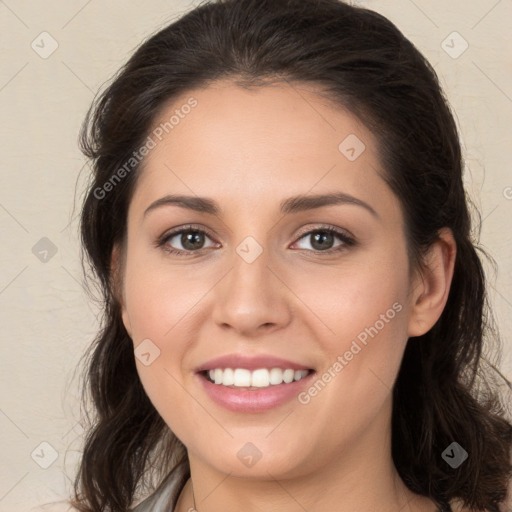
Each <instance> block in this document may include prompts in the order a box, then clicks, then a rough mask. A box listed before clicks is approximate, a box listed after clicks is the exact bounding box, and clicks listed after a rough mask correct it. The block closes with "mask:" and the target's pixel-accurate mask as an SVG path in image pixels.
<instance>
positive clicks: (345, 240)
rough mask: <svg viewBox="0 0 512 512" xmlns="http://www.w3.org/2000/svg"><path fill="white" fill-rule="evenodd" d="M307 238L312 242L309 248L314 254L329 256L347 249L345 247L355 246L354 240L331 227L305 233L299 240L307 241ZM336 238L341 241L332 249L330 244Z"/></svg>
mask: <svg viewBox="0 0 512 512" xmlns="http://www.w3.org/2000/svg"><path fill="white" fill-rule="evenodd" d="M308 237H309V239H310V240H311V241H312V243H311V246H312V247H313V251H315V252H322V253H328V254H331V253H333V252H338V251H342V250H345V249H347V247H351V246H353V245H355V240H354V239H353V238H352V237H350V236H349V235H347V234H346V233H345V232H343V231H340V230H338V229H336V228H333V227H331V226H322V227H319V228H316V229H313V230H310V231H307V232H306V233H304V234H303V235H301V237H300V238H299V240H302V239H303V238H304V239H308ZM336 238H338V239H339V240H341V243H340V244H339V245H337V246H334V247H332V244H333V243H334V240H335V239H336Z"/></svg>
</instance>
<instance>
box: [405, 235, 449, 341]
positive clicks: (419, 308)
mask: <svg viewBox="0 0 512 512" xmlns="http://www.w3.org/2000/svg"><path fill="white" fill-rule="evenodd" d="M456 254H457V246H456V243H455V239H454V238H453V233H452V231H451V230H450V229H449V228H443V229H441V230H440V232H439V237H438V240H436V241H435V242H434V243H433V244H432V246H431V247H430V248H429V251H428V254H427V256H426V258H425V264H424V267H425V269H424V271H422V272H421V275H420V276H419V281H418V282H417V284H416V287H415V289H414V294H413V296H412V303H411V316H410V319H409V328H408V336H421V335H422V334H425V333H426V332H428V331H429V330H430V329H431V328H432V327H433V326H434V324H435V323H436V322H437V320H438V319H439V317H440V316H441V314H442V312H443V310H444V307H445V305H446V302H447V300H448V295H449V293H450V286H451V283H452V278H453V271H454V267H455V257H456Z"/></svg>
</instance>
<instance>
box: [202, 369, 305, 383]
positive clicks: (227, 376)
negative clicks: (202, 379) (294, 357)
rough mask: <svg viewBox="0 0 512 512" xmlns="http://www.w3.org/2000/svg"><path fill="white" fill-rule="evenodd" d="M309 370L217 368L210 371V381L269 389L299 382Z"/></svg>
mask: <svg viewBox="0 0 512 512" xmlns="http://www.w3.org/2000/svg"><path fill="white" fill-rule="evenodd" d="M308 374H309V370H292V369H291V368H288V369H286V370H284V371H283V370H281V368H272V369H270V370H268V369H267V368H259V369H257V370H253V371H252V372H251V371H250V370H247V369H246V368H235V369H232V368H226V369H224V370H223V369H222V368H215V369H213V370H209V371H208V376H209V377H210V380H211V381H212V382H214V383H215V384H222V385H223V386H234V387H243V388H246V387H247V388H248V387H251V386H252V387H255V388H267V387H269V386H277V385H279V384H282V383H283V382H284V383H285V384H289V383H290V382H294V381H298V380H301V379H303V378H304V377H306V375H308Z"/></svg>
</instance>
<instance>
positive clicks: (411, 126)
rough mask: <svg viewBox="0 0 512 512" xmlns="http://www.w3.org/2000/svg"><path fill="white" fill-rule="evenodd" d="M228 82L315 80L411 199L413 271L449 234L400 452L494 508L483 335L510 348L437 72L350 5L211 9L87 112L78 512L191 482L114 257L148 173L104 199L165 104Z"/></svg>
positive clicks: (498, 465)
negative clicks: (357, 123)
mask: <svg viewBox="0 0 512 512" xmlns="http://www.w3.org/2000/svg"><path fill="white" fill-rule="evenodd" d="M221 79H223V80H230V81H231V83H233V84H236V85H237V86H240V87H245V88H250V87H264V86H265V85H267V84H271V83H288V84H290V85H291V84H292V83H294V82H297V83H301V84H307V83H309V84H311V85H315V86H320V89H321V91H322V94H324V95H325V97H327V98H329V99H332V100H333V101H334V102H335V104H336V105H338V106H339V107H340V108H344V109H347V110H348V111H350V112H352V113H353V114H354V115H356V116H357V117H358V118H359V119H361V121H362V122H363V123H364V124H365V125H366V126H367V127H368V128H369V129H370V130H371V131H372V133H373V134H374V135H375V137H376V140H377V143H378V149H379V155H380V159H381V163H382V166H383V168H384V170H385V173H386V174H385V179H386V180H387V183H388V184H389V186H390V188H391V190H392V191H393V192H394V193H395V194H396V196H397V197H398V198H399V200H400V204H401V206H402V210H403V215H404V219H405V226H406V238H407V246H408V251H409V258H410V262H411V265H412V267H414V268H421V267H422V261H423V260H422V257H423V256H424V254H425V251H426V250H427V249H428V248H429V247H430V246H431V244H432V243H433V242H434V241H436V240H437V239H438V235H439V232H440V230H441V229H442V228H445V227H447V228H450V229H451V231H452V233H453V236H454V239H455V241H456V244H457V253H456V261H455V268H454V275H453V279H452V283H451V288H450V292H449V296H448V300H447V303H446V306H445V308H444V310H443V313H442V314H441V316H440V318H439V319H438V321H437V322H436V324H435V325H434V326H433V327H432V329H430V330H429V331H428V332H427V333H426V334H424V335H422V336H418V337H415V338H413V339H410V340H409V342H408V343H407V346H406V349H405V352H404V356H403V361H402V364H401V367H400V370H399V373H398V376H397V379H396V382H395V385H394V388H393V391H392V393H393V409H392V457H393V461H394V464H395V466H396V468H397V471H398V473H399V475H400V477H401V478H402V479H403V481H404V483H405V484H406V485H407V487H408V488H409V489H410V490H411V491H413V492H415V493H418V494H421V495H424V496H427V497H429V498H431V499H433V500H434V501H435V502H436V503H438V504H440V505H442V506H445V505H446V503H448V502H449V501H450V500H454V499H457V500H462V502H463V503H464V505H465V506H468V507H470V508H472V509H476V510H485V509H487V508H490V509H493V508H494V509H496V508H497V507H498V505H499V504H500V503H502V502H503V501H504V500H505V498H506V495H507V489H508V486H509V482H510V479H511V477H512V464H511V450H512V424H511V422H510V419H509V420H507V419H506V413H507V412H510V411H507V410H506V409H505V407H504V405H505V400H504V399H503V398H502V397H501V396H500V393H499V391H498V387H497V385H496V381H494V380H493V379H492V378H491V373H490V370H491V368H492V371H493V372H494V374H496V373H499V371H498V370H497V368H496V367H495V366H494V365H492V364H490V363H489V364H488V366H487V367H484V366H485V364H487V363H488V362H487V360H486V358H485V357H484V354H483V348H484V347H483V344H484V339H485V340H491V339H494V340H495V341H496V342H498V344H499V341H500V340H499V337H498V335H497V329H496V327H495V325H494V321H493V316H492V313H491V308H490V306H489V303H488V299H487V294H486V278H485V273H484V269H483V266H482V262H481V259H480V256H479V254H478V252H481V253H482V254H483V255H484V256H487V255H486V253H485V252H484V250H483V249H482V248H481V247H479V242H478V240H477V239H476V238H477V236H479V233H478V234H475V233H473V229H472V221H471V216H470V210H469V205H470V204H471V202H470V199H469V198H468V197H467V196H466V194H465V191H464V187H463V179H462V178H463V160H462V155H461V147H460V142H459V138H458V132H457V128H456V124H455V121H454V118H453V115H452V113H451V111H450V107H449V105H448V102H447V100H446V98H445V96H444V93H443V91H442V89H441V86H440V84H439V80H438V77H437V75H436V73H435V71H434V69H433V68H432V67H431V66H430V64H429V63H428V62H427V60H426V59H425V58H424V57H423V56H422V54H421V53H420V52H419V51H418V50H417V49H416V47H415V46H414V45H413V44H412V43H411V42H410V41H409V40H408V39H407V38H406V37H405V36H404V35H403V34H402V33H401V32H400V31H399V30H398V29H397V28H396V27H395V25H394V24H392V23H391V22H390V21H389V20H387V19H386V18H385V17H383V16H381V15H379V14H377V13H375V12H373V11H371V10H367V9H364V8H360V7H355V6H350V5H347V4H345V3H343V2H341V1H339V0H218V1H212V2H209V3H205V4H201V5H200V6H198V7H196V8H194V9H193V10H191V11H189V12H188V13H186V14H185V15H183V16H182V17H181V18H179V19H178V20H176V21H174V22H172V23H171V24H169V25H168V26H166V27H165V28H163V29H162V30H160V31H158V32H157V33H155V34H154V35H152V36H151V37H149V38H148V39H147V40H146V41H145V42H144V43H143V44H141V45H140V46H139V47H138V49H137V50H136V51H135V52H134V54H133V55H132V56H131V58H130V59H129V60H128V61H127V63H126V64H125V65H124V66H123V67H122V68H121V69H120V70H119V72H118V73H117V74H116V76H115V77H114V78H113V79H112V81H111V82H110V84H109V85H108V87H106V88H105V90H104V92H102V93H101V94H99V95H98V96H97V97H96V98H95V100H94V101H93V103H92V105H91V107H90V109H89V111H88V112H87V115H86V118H85V120H84V124H83V126H82V130H81V133H80V148H81V150H82V152H83V153H84V154H85V155H86V156H87V157H88V158H89V159H90V160H91V162H92V167H93V173H92V176H91V177H90V182H89V184H88V187H87V192H86V195H85V199H84V201H83V204H82V211H81V221H80V235H81V242H82V250H83V249H85V253H82V257H83V265H84V273H85V274H86V279H88V276H89V277H90V276H91V275H92V276H93V278H94V279H95V280H96V281H95V282H96V284H97V285H98V289H99V291H100V295H101V299H100V300H101V305H102V312H103V317H102V325H101V330H100V332H99V333H98V334H97V337H96V338H95V340H94V343H93V344H92V345H91V346H90V348H89V352H87V354H84V356H85V355H87V358H88V359H87V368H86V371H85V372H84V373H85V375H84V379H83V386H84V387H83V390H82V399H83V401H84V403H85V402H86V394H88V395H90V397H91V399H92V405H93V408H92V410H93V412H94V419H93V421H92V422H91V420H90V419H89V416H88V419H89V422H90V425H89V426H88V430H87V435H86V438H85V446H84V450H83V455H82V458H81V462H80V466H79V468H78V473H77V475H76V479H75V482H74V496H73V498H72V500H71V501H70V503H71V504H72V506H74V507H75V508H77V509H78V510H79V511H81V512H93V511H94V512H99V511H102V512H103V511H112V512H114V511H125V510H127V509H128V508H129V507H131V506H133V504H134V502H135V499H136V498H137V496H139V495H143V494H144V492H146V491H148V489H150V488H152V487H153V482H152V480H151V478H152V477H154V476H155V475H157V478H158V479H157V481H162V480H161V479H162V477H164V476H166V475H170V474H171V473H174V475H175V476H176V477H178V479H179V482H180V485H183V484H184V483H185V481H186V479H187V478H188V477H189V476H190V467H189V465H188V459H187V451H186V447H185V446H184V445H183V444H182V443H181V441H180V440H179V439H178V438H177V437H176V436H175V435H174V434H173V433H172V432H171V430H170V429H169V427H168V426H167V425H166V424H165V422H164V421H163V419H162V418H161V416H160V415H159V414H158V412H157V411H156V409H155V408H154V406H153V405H152V403H151V402H150V400H149V398H148V396H147V395H146V393H145V390H144V388H143V386H142V384H141V381H140V379H139V376H138V374H137V370H136V365H135V361H134V347H133V342H132V340H131V339H130V337H129V335H128V333H127V331H126V330H125V327H124V325H123V322H122V318H121V305H120V299H119V294H118V292H117V286H116V283H117V279H116V278H115V274H116V272H115V270H116V269H115V268H114V266H113V265H112V263H111V257H112V253H113V249H114V247H115V246H116V244H121V245H122V243H123V241H124V240H125V237H126V230H127V211H128V206H129V203H130V200H131V197H132V194H133V192H134V188H135V184H136V181H137V176H138V174H139V172H138V171H139V170H140V164H137V165H136V166H134V168H133V170H132V171H131V172H128V173H126V175H125V176H123V179H119V180H118V182H116V183H115V186H112V187H110V188H111V190H110V191H109V192H108V193H103V194H102V195H100V194H99V193H98V190H103V191H104V190H106V188H103V187H104V185H105V183H107V182H109V180H111V179H112V177H113V176H114V175H115V174H116V172H118V170H119V169H120V168H122V167H123V165H125V163H126V162H127V161H129V160H130V158H131V157H132V156H133V153H134V151H135V150H137V149H138V148H140V147H141V146H142V145H143V143H144V141H145V140H146V139H147V137H148V134H149V133H150V130H151V129H152V127H153V124H154V123H155V120H156V119H157V117H158V115H159V114H160V113H161V112H162V110H163V108H164V107H165V106H166V105H168V104H169V102H172V101H173V99H175V98H177V97H178V95H182V94H183V93H186V92H187V91H190V90H192V89H193V88H200V87H208V85H209V84H212V83H213V82H214V81H217V80H221ZM118 176H119V175H118ZM491 335H492V336H491ZM498 353H499V351H498ZM500 375H501V374H500ZM501 377H503V376H501ZM503 379H504V380H505V382H506V383H507V385H508V386H511V384H510V382H509V381H507V380H506V379H505V378H504V377H503ZM454 441H456V442H457V443H458V444H459V445H460V446H462V447H463V448H464V450H466V452H467V453H468V454H469V456H468V458H467V460H466V461H465V462H464V463H463V464H462V465H461V466H460V467H458V468H455V469H454V468H452V467H451V466H450V465H448V464H447V463H446V462H445V461H444V460H443V459H442V453H443V451H444V450H445V449H446V448H447V447H448V446H449V445H451V443H453V442H454ZM148 477H149V479H148Z"/></svg>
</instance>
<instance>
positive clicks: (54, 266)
mask: <svg viewBox="0 0 512 512" xmlns="http://www.w3.org/2000/svg"><path fill="white" fill-rule="evenodd" d="M357 3H358V4H359V5H363V6H367V7H369V8H371V9H374V10H376V11H378V12H380V13H382V14H384V15H385V16H387V17H389V18H390V19H391V20H392V21H393V22H394V23H395V24H396V25H397V26H398V27H399V28H400V29H401V30H402V31H403V32H404V33H405V35H406V36H408V37H409V38H410V39H412V41H413V42H414V43H415V44H416V45H417V47H418V48H419V49H420V50H421V51H422V52H423V53H424V54H425V56H426V57H427V58H428V59H429V60H430V62H431V63H432V64H433V66H434V67H435V69H436V70H437V72H438V73H439V76H440V78H441V80H442V83H443V85H444V87H445V91H446V94H447V96H448V98H449V100H450V102H451V104H452V106H453V108H454V110H455V112H456V115H457V119H458V123H459V126H460V132H461V138H462V141H463V146H464V153H465V160H466V164H467V170H466V176H465V183H466V186H467V190H468V193H469V194H470V196H471V198H472V199H473V201H474V202H475V204H476V205H477V207H478V208H479V209H480V211H481V213H482V219H483V224H482V229H481V238H480V241H481V244H482V246H483V247H485V248H486V249H487V251H488V252H489V253H490V254H491V255H492V256H493V257H494V259H495V260H496V263H497V268H498V272H497V275H496V276H494V275H493V274H492V273H490V274H489V277H490V287H489V294H490V300H491V303H492V304H493V306H494V311H495V314H496V318H497V320H498V325H499V327H500V330H501V334H502V338H503V350H504V353H503V359H502V361H501V365H500V369H501V372H502V373H503V375H505V376H506V377H507V378H508V379H509V380H512V342H511V335H512V314H511V313H512V293H511V290H512V258H511V249H512V231H511V226H512V222H511V221H512V173H511V171H510V162H511V161H512V136H511V132H510V126H511V120H512V61H511V55H512V30H511V24H510V20H511V19H512V3H511V2H507V1H500V0H478V1H467V0H414V1H413V0H394V1H391V0H367V1H361V2H357ZM193 5H197V4H194V3H190V2H186V1H177V0H153V1H149V0H145V1H140V2H127V1H121V0H111V1H109V2H103V1H97V0H96V1H95V0H92V1H87V0H82V1H76V0H50V1H48V2H37V1H27V0H6V2H0V40H1V45H0V54H1V67H0V110H1V119H2V122H1V125H0V141H1V142H0V144H1V145H2V152H1V160H2V163H1V171H0V230H1V231H0V232H1V241H2V243H1V244H0V263H1V265H0V268H1V274H0V315H1V326H2V329H1V336H2V345H1V346H2V357H1V359H0V379H1V388H0V393H1V395H0V429H1V441H0V443H1V459H0V460H1V462H0V511H6V512H20V511H25V510H27V511H28V510H43V509H42V508H40V505H41V504H42V503H45V502H49V501H53V500H59V499H62V498H63V497H64V496H66V495H67V492H68V489H69V486H70V479H72V478H73V476H74V468H75V464H76V462H77V460H78V455H79V450H80V448H81V441H82V431H81V428H80V426H79V425H78V423H77V422H78V420H79V411H80V408H79V395H78V387H77V386H78V379H77V378H76V376H75V377H74V371H75V366H76V364H77V363H78V361H79V358H80V356H81V354H82V353H83V351H84V349H85V347H86V346H87V345H88V344H89V343H90V342H91V340H92V338H93V336H94V334H95V332H96V330H97V328H98V310H97V308H96V306H95V304H94V303H92V302H91V301H90V299H89V298H88V297H87V295H86V294H85V293H84V291H83V289H82V286H81V281H82V275H81V272H82V271H81V265H80V254H79V245H78V237H77V226H78V224H77V218H76V214H77V212H78V211H79V206H80V199H81V193H82V192H83V188H84V183H85V180H86V178H87V174H88V166H87V164H86V162H85V159H84V157H83V156H82V155H81V154H80V152H79V150H78V147H77V135H78V131H79V128H80V124H81V122H82V120H83V118H84V115H85V112H86V110H87V108H88V106H89V104H90V102H91V100H92V99H93V97H94V94H95V92H96V91H97V90H98V89H99V87H100V86H101V85H102V84H103V83H104V82H105V81H106V80H107V79H109V78H110V77H111V75H112V74H113V73H114V72H116V71H117V70H118V68H119V67H120V66H121V65H122V64H123V63H124V62H125V60H126V59H127V58H128V57H129V56H130V55H131V53H132V52H133V50H134V49H135V48H136V46H137V45H139V43H141V41H142V40H143V39H144V38H146V37H147V36H149V35H150V34H151V33H153V32H155V31H156V30H157V29H159V28H162V27H163V26H164V25H166V24H167V23H169V22H170V21H171V20H173V19H174V18H176V17H177V16H178V15H180V14H181V13H183V12H184V11H186V10H187V9H188V8H189V7H192V6H193ZM454 31H455V32H457V33H458V35H457V34H455V35H453V34H452V33H453V32H454ZM42 32H47V33H49V34H50V36H51V37H50V36H48V35H40V34H41V33H42ZM52 38H53V40H55V41H56V43H54V42H53V41H52ZM443 41H445V43H443ZM464 41H466V42H467V45H468V47H467V49H466V51H464V53H462V54H461V55H458V54H459V53H460V51H461V50H462V49H463V48H464V46H465V44H466V43H465V42H464ZM52 44H53V45H55V44H58V47H57V49H56V50H55V51H54V52H53V53H51V55H47V54H48V53H50V51H51V50H52ZM445 50H446V51H445ZM43 57H46V58H43ZM84 166H85V167H84ZM75 187H78V189H77V193H76V194H75ZM74 206H75V209H74V210H73V207H74ZM45 251H46V252H45ZM55 251H56V252H55ZM54 252H55V254H53V253H54ZM486 350H488V351H489V354H488V357H489V359H490V360H491V361H492V360H493V357H494V353H493V351H492V350H493V349H492V347H490V348H488V349H486ZM41 443H44V444H41ZM53 459H55V460H53ZM44 466H48V467H47V469H44ZM32 507H33V508H32ZM44 510H62V511H65V510H68V507H67V506H65V505H60V506H57V505H55V506H53V508H52V507H48V508H47V509H44Z"/></svg>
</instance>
